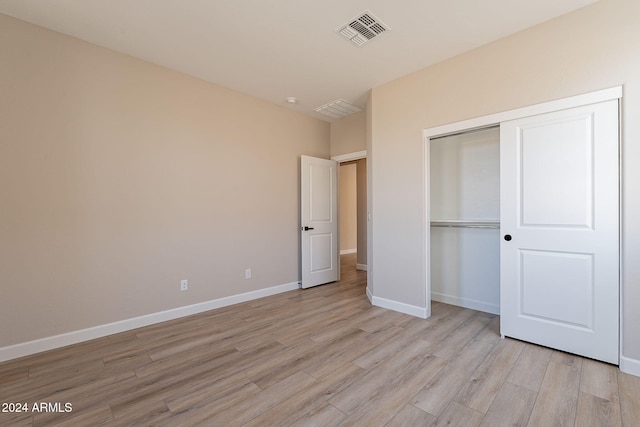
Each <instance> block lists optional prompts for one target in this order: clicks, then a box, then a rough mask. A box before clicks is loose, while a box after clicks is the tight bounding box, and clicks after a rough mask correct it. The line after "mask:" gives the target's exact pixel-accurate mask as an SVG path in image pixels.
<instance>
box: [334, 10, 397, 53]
mask: <svg viewBox="0 0 640 427" xmlns="http://www.w3.org/2000/svg"><path fill="white" fill-rule="evenodd" d="M388 29H389V27H387V26H386V25H384V24H383V23H382V22H380V20H379V19H378V18H376V17H375V16H374V15H373V14H372V13H371V12H369V11H368V10H365V11H364V12H362V13H361V14H360V16H358V17H356V18H354V19H352V20H351V21H349V22H348V23H346V24H344V25H342V26H340V27H339V28H338V29H337V30H336V31H337V32H338V33H340V34H341V35H342V36H343V37H345V38H346V39H348V40H350V41H351V42H353V43H354V44H357V45H358V46H362V45H363V44H365V43H366V42H368V41H369V40H371V39H373V38H374V37H377V36H378V35H380V34H382V33H384V32H385V31H387V30H388Z"/></svg>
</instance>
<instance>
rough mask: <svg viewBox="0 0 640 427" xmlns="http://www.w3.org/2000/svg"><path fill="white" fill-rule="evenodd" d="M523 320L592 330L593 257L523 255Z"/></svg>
mask: <svg viewBox="0 0 640 427" xmlns="http://www.w3.org/2000/svg"><path fill="white" fill-rule="evenodd" d="M520 275H521V280H520V313H519V315H520V316H528V317H530V318H533V319H534V320H542V321H547V322H552V323H556V324H558V325H559V326H577V327H582V328H586V329H589V330H592V329H593V293H594V281H593V279H594V278H593V255H591V254H579V253H566V252H551V251H530V250H523V251H520Z"/></svg>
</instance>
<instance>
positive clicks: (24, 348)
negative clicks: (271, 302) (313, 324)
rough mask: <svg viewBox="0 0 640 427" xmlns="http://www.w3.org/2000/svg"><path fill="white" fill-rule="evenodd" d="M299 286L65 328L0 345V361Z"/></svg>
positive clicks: (250, 293)
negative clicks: (77, 327) (69, 328)
mask: <svg viewBox="0 0 640 427" xmlns="http://www.w3.org/2000/svg"><path fill="white" fill-rule="evenodd" d="M299 288H300V282H292V283H287V284H285V285H279V286H273V287H270V288H265V289H258V290H257V291H251V292H245V293H243V294H238V295H232V296H229V297H224V298H218V299H215V300H211V301H205V302H201V303H197V304H192V305H187V306H184V307H178V308H174V309H171V310H166V311H160V312H158V313H151V314H147V315H144V316H140V317H134V318H131V319H126V320H120V321H117V322H113V323H107V324H105V325H100V326H94V327H92V328H87V329H81V330H79V331H73V332H68V333H65V334H60V335H55V336H52V337H47V338H41V339H38V340H33V341H28V342H24V343H20V344H15V345H10V346H7V347H2V348H0V362H4V361H6V360H11V359H17V358H18V357H24V356H29V355H31V354H35V353H40V352H43V351H47V350H52V349H54V348H59V347H64V346H67V345H71V344H77V343H79V342H83V341H89V340H92V339H95V338H101V337H105V336H107V335H112V334H117V333H119V332H124V331H129V330H131V329H136V328H140V327H142V326H148V325H152V324H154V323H160V322H165V321H167V320H173V319H178V318H180V317H185V316H190V315H192V314H197V313H202V312H203V311H209V310H214V309H216V308H221V307H226V306H229V305H233V304H238V303H241V302H245V301H251V300H254V299H258V298H263V297H267V296H270V295H275V294H279V293H282V292H287V291H292V290H294V289H299Z"/></svg>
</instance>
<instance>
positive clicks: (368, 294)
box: [367, 286, 373, 305]
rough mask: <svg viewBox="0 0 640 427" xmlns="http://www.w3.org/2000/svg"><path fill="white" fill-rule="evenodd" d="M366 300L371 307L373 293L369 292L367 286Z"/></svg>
mask: <svg viewBox="0 0 640 427" xmlns="http://www.w3.org/2000/svg"><path fill="white" fill-rule="evenodd" d="M367 298H368V299H369V302H370V303H371V305H373V293H372V292H371V289H369V286H367Z"/></svg>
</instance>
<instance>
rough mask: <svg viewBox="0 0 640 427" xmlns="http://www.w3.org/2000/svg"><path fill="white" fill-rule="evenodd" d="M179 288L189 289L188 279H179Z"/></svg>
mask: <svg viewBox="0 0 640 427" xmlns="http://www.w3.org/2000/svg"><path fill="white" fill-rule="evenodd" d="M180 290H181V291H188V290H189V281H188V280H187V279H184V280H180Z"/></svg>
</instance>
